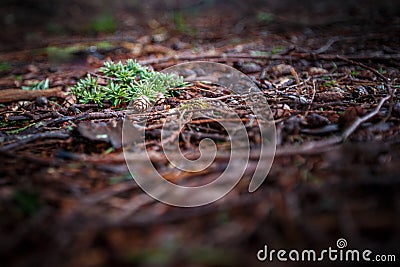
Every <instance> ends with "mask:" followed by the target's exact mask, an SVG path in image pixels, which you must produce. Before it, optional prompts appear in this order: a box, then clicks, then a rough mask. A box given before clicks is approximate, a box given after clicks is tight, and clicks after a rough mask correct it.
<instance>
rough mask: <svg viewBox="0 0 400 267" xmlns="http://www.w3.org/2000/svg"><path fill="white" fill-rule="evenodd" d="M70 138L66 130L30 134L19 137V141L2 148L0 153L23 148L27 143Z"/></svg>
mask: <svg viewBox="0 0 400 267" xmlns="http://www.w3.org/2000/svg"><path fill="white" fill-rule="evenodd" d="M68 137H69V133H68V132H66V131H64V130H61V131H54V132H45V133H38V134H29V135H25V136H18V138H19V140H17V141H15V142H13V143H10V144H6V145H4V146H2V147H0V151H7V150H10V149H15V148H17V147H20V146H23V145H25V144H27V143H30V142H33V141H35V140H38V139H43V138H55V139H66V138H68Z"/></svg>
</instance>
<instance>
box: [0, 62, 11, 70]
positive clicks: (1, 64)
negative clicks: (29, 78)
mask: <svg viewBox="0 0 400 267" xmlns="http://www.w3.org/2000/svg"><path fill="white" fill-rule="evenodd" d="M11 69H12V68H11V65H10V63H8V62H0V71H10V70H11Z"/></svg>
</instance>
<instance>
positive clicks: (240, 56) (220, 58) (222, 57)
mask: <svg viewBox="0 0 400 267" xmlns="http://www.w3.org/2000/svg"><path fill="white" fill-rule="evenodd" d="M343 58H346V59H347V60H400V54H393V55H348V56H338V55H331V54H314V53H292V54H290V55H249V54H245V53H235V54H232V53H222V54H217V55H215V54H213V55H182V56H177V55H176V56H168V57H161V58H152V59H147V60H140V61H139V63H140V64H142V65H152V64H161V63H166V62H169V61H173V63H175V62H177V61H192V60H212V61H217V62H226V61H228V60H244V61H245V60H296V59H298V60H300V59H308V60H318V59H319V60H335V59H341V60H344V59H343ZM344 61H345V60H344Z"/></svg>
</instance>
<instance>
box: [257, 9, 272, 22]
mask: <svg viewBox="0 0 400 267" xmlns="http://www.w3.org/2000/svg"><path fill="white" fill-rule="evenodd" d="M274 19H275V16H274V14H272V13H269V12H262V11H261V12H258V13H257V21H258V22H260V23H266V24H268V23H271V22H273V21H274Z"/></svg>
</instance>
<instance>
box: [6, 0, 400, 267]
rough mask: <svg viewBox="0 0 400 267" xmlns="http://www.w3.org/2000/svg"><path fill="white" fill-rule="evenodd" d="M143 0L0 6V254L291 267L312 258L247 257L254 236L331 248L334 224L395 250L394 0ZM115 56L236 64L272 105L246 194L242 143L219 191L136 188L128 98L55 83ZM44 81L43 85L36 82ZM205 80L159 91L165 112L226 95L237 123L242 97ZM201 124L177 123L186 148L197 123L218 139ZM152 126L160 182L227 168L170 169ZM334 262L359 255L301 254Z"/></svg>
mask: <svg viewBox="0 0 400 267" xmlns="http://www.w3.org/2000/svg"><path fill="white" fill-rule="evenodd" d="M140 2H141V1H122V0H120V1H113V2H111V1H106V0H103V1H87V2H86V1H85V3H81V1H74V0H72V1H59V2H58V4H54V5H50V4H48V3H47V2H45V1H33V0H30V1H4V3H2V4H0V14H1V17H2V21H1V24H0V25H1V26H2V31H3V33H2V36H1V38H0V39H1V40H2V41H1V46H0V118H1V120H0V155H1V160H0V259H1V262H2V263H1V266H68V267H75V266H88V267H89V266H264V265H272V266H286V265H288V264H289V265H292V266H297V265H303V264H310V263H308V262H306V263H304V262H303V263H298V262H289V263H288V262H279V261H278V260H277V259H276V258H275V260H274V261H273V262H272V263H271V262H268V261H265V262H261V261H259V260H258V259H257V256H256V254H257V252H258V251H259V250H260V249H262V248H263V247H264V245H267V246H268V248H269V249H276V250H278V249H282V248H283V249H287V250H290V249H299V250H301V249H315V250H317V251H320V250H322V249H327V248H328V247H333V248H337V244H336V242H337V240H338V239H340V238H344V239H345V240H346V241H347V243H348V244H347V248H351V249H359V250H365V249H370V250H371V251H372V252H373V253H372V255H378V254H380V255H395V256H396V260H397V261H399V260H400V254H399V252H398V248H399V246H400V228H399V225H400V217H399V214H400V212H399V211H400V197H399V192H400V171H399V164H400V149H399V148H400V138H399V131H400V123H399V122H400V95H399V93H398V92H397V91H398V89H399V87H400V82H399V81H398V78H399V76H400V75H399V74H400V70H399V60H400V34H399V33H400V17H399V15H398V14H400V4H397V3H395V1H380V2H379V3H376V2H375V1H342V0H338V1H328V0H326V1H318V2H317V1H301V3H299V1H294V0H286V1H274V0H271V1H267V0H264V1H262V0H251V1H246V2H242V1H234V0H230V1H213V0H206V1H195V0H191V1H167V0H166V1H148V2H146V3H145V4H143V3H140ZM127 59H136V60H138V62H139V63H141V64H143V65H146V66H149V67H152V68H153V69H154V70H162V69H164V68H167V67H170V66H173V65H175V64H178V63H182V62H190V61H195V60H204V61H212V62H219V63H224V64H227V65H229V66H232V67H234V68H236V69H238V70H240V71H241V72H243V73H245V74H247V75H248V76H249V77H250V78H251V79H252V80H253V81H254V83H255V84H256V85H257V87H258V88H259V90H260V92H261V93H262V95H263V96H264V97H266V99H267V101H268V104H269V106H270V108H271V111H272V114H273V116H274V120H275V127H276V134H277V135H276V140H277V150H276V155H275V158H274V162H273V165H272V168H271V171H270V173H269V175H268V177H267V179H266V180H265V182H264V183H263V185H262V186H261V187H260V188H259V189H258V190H257V191H255V192H254V193H248V192H247V187H248V184H249V178H250V177H251V175H252V173H253V172H254V168H255V164H256V163H257V157H255V158H251V160H250V163H249V164H248V166H247V169H246V172H245V175H244V177H243V179H242V180H241V182H240V183H239V184H238V186H237V187H235V189H234V190H232V192H230V193H229V194H228V195H227V196H226V197H224V198H223V199H221V200H219V201H217V202H215V203H212V204H209V205H206V206H202V207H197V208H178V207H173V206H169V205H165V204H162V203H160V202H158V201H156V200H154V199H152V198H150V197H149V196H147V195H146V194H145V193H144V192H143V191H142V190H141V189H140V188H139V187H138V186H137V184H136V183H135V182H134V181H133V180H132V177H131V175H130V173H129V171H128V168H127V166H126V162H125V159H124V157H123V153H122V149H121V146H120V144H119V143H120V135H121V123H120V122H121V120H122V119H123V117H124V116H125V115H126V113H125V111H126V108H127V104H121V105H118V106H116V107H112V105H111V104H110V103H104V105H102V106H99V105H97V104H94V103H88V104H82V103H79V102H74V101H72V102H69V101H71V100H70V97H69V96H68V94H66V93H67V92H68V91H70V87H71V86H73V85H75V84H76V82H77V81H78V80H79V79H80V78H82V77H84V76H85V75H86V74H87V73H88V72H90V73H94V74H96V73H98V72H97V71H98V68H99V67H101V66H102V65H103V62H104V61H109V60H113V61H119V60H121V61H124V62H125V60H127ZM46 79H48V86H47V87H48V89H47V90H32V89H34V88H33V86H34V85H35V84H36V85H37V83H38V82H40V81H46ZM42 85H43V84H42ZM22 89H25V90H22ZM217 89H218V88H217V87H215V86H210V85H208V84H202V83H197V84H192V85H191V87H190V88H185V89H184V90H183V89H182V90H178V91H179V94H172V95H171V96H169V97H167V99H166V101H167V104H168V106H169V108H171V109H172V108H177V107H182V103H184V101H187V100H188V99H195V98H198V97H209V98H213V97H215V98H221V99H224V100H223V101H225V103H226V104H227V105H230V106H231V107H233V108H235V109H236V110H237V111H240V114H241V115H240V118H241V120H242V122H244V123H245V122H249V120H250V119H249V118H251V117H250V116H249V114H248V112H247V111H246V110H244V109H243V108H242V107H241V106H240V103H241V99H240V98H239V97H237V96H234V95H230V93H229V92H225V91H221V90H217ZM160 112H161V113H162V111H160ZM157 114H159V113H157V112H155V113H151V116H152V118H153V119H152V121H151V123H153V126H154V125H156V124H157V123H159V122H160V120H159V117H157V116H156V115H157ZM161 117H162V116H161ZM149 127H151V125H150V126H149ZM196 127H198V128H196V129H198V130H197V132H196V134H194V133H193V132H191V131H189V130H188V131H187V132H186V133H185V134H187V135H184V134H182V136H183V137H182V138H183V139H184V140H183V141H182V143H185V145H186V146H189V148H193V147H196V146H197V145H198V141H199V140H198V139H199V137H202V136H207V137H211V138H215V139H216V140H220V139H223V138H224V133H223V132H221V131H220V129H219V128H218V127H217V126H215V125H213V124H210V123H208V122H204V121H197V124H196ZM153 128H154V129H155V130H154V132H152V133H151V138H152V140H150V141H149V144H151V145H150V146H149V149H152V150H153V152H154V154H153V155H154V161H155V164H156V165H157V168H158V169H159V170H160V172H164V174H165V175H168V177H169V179H170V180H173V181H175V182H177V183H183V184H185V183H187V184H191V183H197V182H200V183H201V182H202V181H203V182H204V181H209V180H211V179H213V177H214V176H215V175H216V174H218V173H221V172H222V171H223V168H224V167H225V166H226V159H224V158H218V159H217V160H216V162H215V163H214V164H213V166H212V168H210V169H209V170H207V171H206V172H205V173H204V172H203V173H201V174H182V173H173V172H172V173H167V171H168V170H167V168H166V166H167V165H168V164H167V162H166V159H165V157H164V156H163V153H162V152H160V151H158V150H157V149H158V145H159V140H158V139H157V138H159V132H157V129H156V127H153ZM253 128H254V127H252V126H251V125H250V127H248V129H247V130H248V132H249V133H253V134H254V135H256V133H254V132H256V131H253V130H254V129H253ZM104 134H105V135H106V136H107V138H103V137H102V138H99V135H101V136H104ZM185 136H186V137H187V136H189V138H188V140H189V141H188V140H186V139H185ZM196 138H197V139H196ZM251 145H252V147H253V148H254V149H255V151H256V150H257V145H258V143H257V138H255V137H254V136H253V139H251ZM188 197H190V196H188ZM342 264H354V265H359V264H360V263H358V262H339V263H338V262H337V261H336V262H335V261H328V260H325V261H323V262H319V263H314V265H318V266H337V265H342ZM385 265H388V266H391V265H393V266H394V265H395V262H386V263H385Z"/></svg>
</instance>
